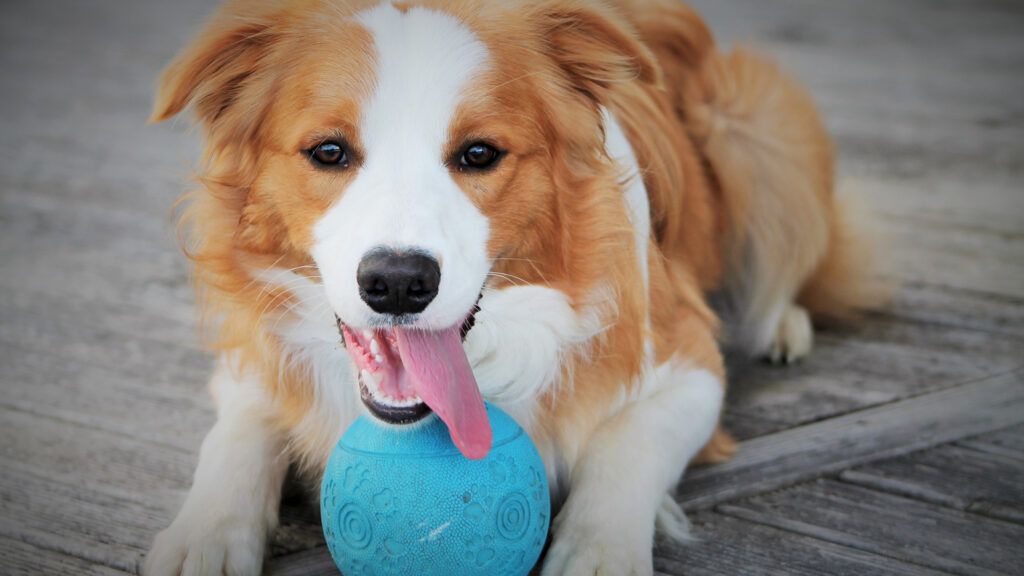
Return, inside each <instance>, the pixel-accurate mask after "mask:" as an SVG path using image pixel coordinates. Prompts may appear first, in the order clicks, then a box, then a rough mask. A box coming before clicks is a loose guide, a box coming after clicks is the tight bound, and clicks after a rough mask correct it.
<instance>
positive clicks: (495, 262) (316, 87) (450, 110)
mask: <svg viewBox="0 0 1024 576" xmlns="http://www.w3.org/2000/svg"><path fill="white" fill-rule="evenodd" d="M295 4H296V6H294V7H291V6H289V3H287V2H286V3H283V5H282V3H271V5H270V6H256V5H253V4H246V3H241V4H239V5H234V6H230V5H229V6H228V7H227V8H225V11H224V13H223V14H222V16H225V17H224V18H222V21H221V22H220V23H219V24H218V22H217V21H216V20H215V21H214V23H213V24H212V25H211V27H210V29H209V30H208V33H207V35H206V37H205V38H202V39H201V40H200V41H199V42H198V43H197V44H196V45H194V46H193V48H192V50H191V51H190V52H187V53H186V54H184V55H183V56H182V57H181V58H180V59H179V61H178V62H177V63H176V64H175V65H174V66H172V68H171V69H170V70H169V71H168V73H167V75H166V77H165V86H164V91H163V93H162V94H161V98H160V101H158V103H157V111H156V113H155V115H156V116H157V117H166V116H168V115H170V114H173V113H174V112H176V111H177V110H179V109H180V108H181V107H183V106H185V105H187V104H189V103H192V104H194V105H195V107H196V109H197V112H198V113H199V115H200V118H201V119H202V120H203V121H204V124H205V126H206V128H207V135H208V146H209V149H210V151H209V152H208V155H209V156H211V157H212V158H213V160H214V162H217V163H220V164H225V163H226V164H231V163H232V162H233V163H234V167H233V168H232V170H229V171H231V172H232V173H234V174H235V177H237V178H239V179H244V185H238V186H236V188H237V189H238V190H239V192H240V197H238V198H234V199H232V200H231V201H232V202H233V203H234V205H236V206H237V208H238V211H239V217H238V228H239V229H238V231H237V233H236V235H235V241H236V242H238V250H239V251H240V252H243V253H245V252H248V253H261V254H269V255H271V256H278V257H279V258H287V261H289V262H310V263H312V264H314V265H315V269H316V270H318V271H319V274H320V278H319V280H320V281H321V282H322V286H323V289H324V291H325V293H326V298H327V300H328V301H329V302H330V306H331V311H330V312H327V311H325V314H329V313H333V314H334V315H336V316H337V319H338V323H339V328H340V330H341V332H342V334H343V338H344V341H345V344H346V346H347V348H348V350H349V353H350V355H351V356H352V359H353V362H354V363H355V365H356V368H357V369H358V371H359V374H360V385H361V388H362V393H363V398H364V401H365V402H366V403H367V406H368V407H369V408H370V409H371V411H372V412H373V413H374V414H376V415H377V416H378V417H381V418H384V419H386V420H391V421H395V422H405V421H412V420H416V419H418V418H419V417H421V416H422V415H423V414H425V413H426V412H427V411H428V410H427V406H429V408H432V409H433V410H434V411H435V412H438V413H439V415H440V416H441V417H442V418H443V419H445V421H446V422H447V423H448V424H449V427H450V428H451V429H452V432H453V438H454V439H455V440H456V443H457V444H459V445H460V448H462V449H463V451H464V452H467V454H481V453H485V452H486V446H485V445H487V446H489V430H483V428H485V427H486V415H485V414H484V413H483V406H482V401H481V400H480V397H479V392H477V391H476V386H475V383H474V382H473V380H472V372H471V371H470V370H469V368H468V364H467V362H466V360H465V356H464V354H463V353H462V352H461V344H460V341H461V337H464V336H465V332H466V330H468V329H469V328H470V327H471V326H472V315H473V313H474V310H475V308H476V306H477V303H478V300H479V298H480V295H481V292H482V290H483V288H484V286H485V285H486V284H487V283H488V280H489V278H490V277H491V274H492V273H494V274H495V275H496V276H497V277H502V276H503V275H504V274H506V273H509V271H515V274H514V276H515V277H516V278H518V279H520V281H531V280H532V281H540V279H543V280H544V281H550V280H549V278H548V277H549V276H550V277H552V278H555V279H559V278H562V277H564V276H565V274H566V273H567V271H568V270H569V269H571V267H572V266H574V265H576V264H574V263H572V262H569V261H568V260H569V257H568V254H567V253H566V244H567V242H569V240H570V239H569V238H568V234H569V227H570V226H571V225H572V222H571V219H572V218H573V217H574V216H575V214H576V213H581V214H582V213H584V212H585V210H584V209H583V208H582V207H581V206H580V205H579V203H581V202H583V203H586V202H590V201H594V199H593V198H586V197H585V194H586V192H587V190H586V189H585V188H583V189H580V190H579V191H578V192H579V193H580V195H581V197H578V198H576V197H571V196H570V197H567V194H568V195H571V194H572V193H573V192H574V190H572V187H573V184H574V183H578V182H586V181H587V180H588V178H593V176H594V174H596V173H598V172H600V171H601V170H602V169H604V164H603V163H602V159H601V158H600V156H601V153H602V146H601V144H602V132H601V126H600V111H599V102H597V97H596V94H597V93H599V92H600V90H601V88H602V86H603V85H604V83H606V82H611V81H614V78H611V77H613V76H615V75H620V76H626V75H630V74H631V75H633V76H636V75H638V74H642V73H643V62H644V58H642V57H641V56H640V55H637V54H630V50H631V49H635V48H636V47H635V46H623V45H622V44H623V42H624V41H623V37H621V35H619V36H616V35H615V34H614V33H613V32H614V27H612V25H611V24H610V23H609V22H608V21H606V20H601V19H600V18H599V15H595V14H589V13H582V12H581V13H578V14H577V13H573V12H572V11H571V10H570V11H567V12H566V13H565V14H561V13H560V14H556V15H552V14H535V13H531V12H530V10H529V9H528V7H527V6H525V5H524V6H522V7H520V8H521V9H520V10H518V11H516V10H515V7H508V8H505V9H497V8H495V9H492V10H481V11H479V12H474V13H473V14H460V13H459V12H458V10H457V9H456V10H448V11H446V10H441V9H436V8H430V7H410V6H408V5H406V4H404V3H403V4H401V5H392V4H389V3H384V4H380V5H378V6H368V7H365V8H356V9H353V10H352V11H351V12H345V13H341V12H339V11H338V10H339V9H338V8H336V7H334V6H333V5H331V4H330V3H323V4H318V3H295ZM299 4H301V6H298V5H299ZM567 10H568V9H567ZM239 14H245V16H246V17H245V18H239V16H238V15H239ZM488 18H489V19H488ZM499 22H500V24H498V23H499ZM218 26H220V28H221V29H218ZM634 51H635V50H634ZM637 62H639V63H640V64H637ZM616 66H618V67H616ZM242 192H244V194H242ZM618 224H619V225H621V224H623V223H622V222H620V223H618ZM580 225H583V224H582V223H581V224H580ZM516 262H527V263H528V266H523V265H519V264H515V263H516Z"/></svg>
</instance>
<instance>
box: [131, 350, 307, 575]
mask: <svg viewBox="0 0 1024 576" xmlns="http://www.w3.org/2000/svg"><path fill="white" fill-rule="evenodd" d="M227 364H228V363H227V361H225V360H224V359H222V360H221V362H219V364H218V367H217V370H216V371H215V373H214V375H213V378H212V379H211V382H210V387H211V389H212V391H213V394H214V396H215V398H216V399H217V404H218V410H217V411H218V414H217V423H216V424H215V425H214V427H213V429H211V430H210V433H209V434H207V436H206V439H205V440H204V441H203V446H202V449H201V450H200V453H199V466H198V467H197V468H196V473H195V479H194V480H193V483H192V489H191V490H190V491H189V493H188V497H187V498H186V499H185V504H184V506H183V507H182V509H181V511H180V512H179V513H178V516H177V518H175V520H174V522H173V523H172V524H171V525H170V527H169V528H167V529H166V530H164V531H163V532H161V533H160V534H159V535H158V536H157V537H156V541H155V542H154V543H153V547H152V549H151V550H150V552H149V554H148V555H147V557H146V563H145V566H144V568H143V571H142V572H143V574H145V575H146V576H178V575H189V576H201V575H208V574H217V575H220V574H227V575H238V576H242V575H255V574H259V573H260V572H261V570H262V567H263V552H264V549H265V546H266V541H267V538H268V536H269V535H270V533H271V532H272V531H273V529H274V528H276V526H277V520H278V508H279V505H280V501H281V484H282V482H283V480H284V475H285V472H286V470H287V467H288V459H287V457H286V455H285V454H284V449H285V441H284V438H283V435H282V434H281V433H280V432H279V431H278V430H276V429H275V427H274V426H273V418H272V412H271V407H270V405H269V403H268V399H267V396H266V392H265V391H264V389H263V387H262V384H261V382H260V381H259V378H258V377H256V376H253V375H239V374H236V373H235V372H234V371H233V370H232V369H231V368H229V366H228V365H227Z"/></svg>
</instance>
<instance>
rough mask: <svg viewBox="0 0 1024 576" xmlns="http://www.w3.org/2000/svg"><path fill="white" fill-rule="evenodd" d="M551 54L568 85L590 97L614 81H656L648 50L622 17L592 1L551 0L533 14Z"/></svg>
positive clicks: (658, 74) (658, 78)
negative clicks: (550, 4) (552, 2)
mask: <svg viewBox="0 0 1024 576" xmlns="http://www.w3.org/2000/svg"><path fill="white" fill-rule="evenodd" d="M535 17H536V18H537V20H536V21H537V24H538V26H539V27H540V32H541V34H542V39H543V40H544V41H545V42H546V43H547V50H548V53H549V54H550V55H551V57H552V58H553V59H554V60H555V61H556V62H557V63H558V65H559V66H560V67H561V68H562V70H563V71H565V73H566V74H567V75H568V77H569V80H570V81H571V82H572V84H573V86H574V87H576V88H577V89H578V90H580V91H582V92H583V93H585V94H587V95H588V96H590V97H591V98H594V99H595V100H598V101H601V100H602V99H603V98H602V94H603V93H604V92H605V91H607V90H609V89H611V88H612V87H614V86H615V85H616V84H619V83H623V82H629V81H633V80H639V81H641V82H645V83H650V84H660V83H661V69H660V68H659V67H658V63H657V60H656V58H655V56H654V54H653V53H651V51H650V50H649V49H648V48H647V47H646V46H645V45H644V44H643V43H642V42H641V41H640V39H639V37H638V36H637V33H636V31H635V30H633V28H632V26H631V25H630V24H629V23H628V22H627V21H626V18H625V16H623V15H622V14H619V13H618V12H616V11H615V10H614V9H612V8H611V7H609V6H605V5H603V4H601V3H598V2H586V3H583V2H576V1H567V2H561V3H556V6H555V7H553V8H546V9H544V10H543V11H542V12H541V13H539V14H537V15H536V16H535Z"/></svg>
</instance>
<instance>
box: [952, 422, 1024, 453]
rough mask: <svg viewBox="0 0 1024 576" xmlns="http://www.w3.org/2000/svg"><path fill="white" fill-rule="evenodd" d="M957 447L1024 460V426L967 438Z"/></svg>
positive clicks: (958, 443)
mask: <svg viewBox="0 0 1024 576" xmlns="http://www.w3.org/2000/svg"><path fill="white" fill-rule="evenodd" d="M957 445H959V446H964V447H966V448H970V449H972V450H977V451H979V452H986V453H989V454H998V455H1000V456H1004V457H1007V458H1016V459H1019V460H1024V426H1012V427H1010V428H1006V429H1005V430H1000V431H998V432H993V433H991V434H982V435H981V436H977V437H975V438H967V439H966V440H961V441H960V442H957Z"/></svg>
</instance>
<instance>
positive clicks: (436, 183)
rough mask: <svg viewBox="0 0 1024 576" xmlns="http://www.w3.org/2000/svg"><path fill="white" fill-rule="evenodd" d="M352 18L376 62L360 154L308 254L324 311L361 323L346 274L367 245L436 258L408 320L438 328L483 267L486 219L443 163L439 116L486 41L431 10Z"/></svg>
mask: <svg viewBox="0 0 1024 576" xmlns="http://www.w3.org/2000/svg"><path fill="white" fill-rule="evenodd" d="M357 20H358V21H359V22H360V23H361V24H362V25H363V26H365V27H366V28H367V30H368V31H369V32H370V34H371V35H372V37H373V40H374V49H375V54H374V68H375V70H376V89H375V91H374V94H373V95H372V96H371V98H370V99H369V101H368V102H367V103H366V105H365V107H364V109H363V115H362V119H361V126H362V128H361V130H362V133H361V134H360V139H361V141H362V143H363V146H364V158H363V164H362V165H361V166H357V167H354V168H353V169H356V170H359V173H358V174H357V175H356V178H355V179H354V180H353V182H352V183H351V184H350V185H349V187H348V188H347V189H346V190H345V192H344V194H343V195H342V197H341V198H340V200H339V201H338V202H337V204H335V205H334V206H333V207H332V208H331V209H330V210H329V211H328V212H327V213H326V214H325V215H324V216H323V218H322V219H321V220H320V222H318V223H317V225H316V227H315V228H314V236H315V239H316V242H315V245H314V248H313V250H312V255H313V258H314V259H315V260H316V263H317V266H318V267H319V268H320V271H321V273H322V274H323V282H324V287H325V289H326V290H327V296H328V299H329V300H330V302H331V305H332V307H333V308H334V311H335V312H336V313H337V314H338V315H339V316H340V317H341V319H342V320H343V321H344V322H345V323H346V324H348V325H349V326H352V327H354V328H364V327H367V326H368V324H369V323H370V321H371V319H373V318H374V317H375V316H376V314H375V313H374V312H373V311H372V310H371V309H370V308H369V306H367V305H366V304H365V303H364V302H363V301H362V299H361V298H360V296H359V289H358V285H357V283H356V270H357V268H358V266H359V262H360V260H361V259H362V258H363V255H364V254H366V253H367V252H368V251H369V250H371V249H373V248H376V247H385V248H392V249H397V250H420V251H423V252H426V253H428V254H430V255H431V256H433V257H434V258H436V259H437V260H438V262H440V265H441V282H440V285H439V287H438V294H437V296H436V298H435V299H434V300H433V301H432V302H431V303H430V305H429V306H428V307H427V308H426V309H425V310H424V311H423V312H422V313H421V314H420V315H419V318H418V320H417V322H416V324H415V326H417V327H420V328H426V329H432V330H438V329H442V328H447V327H449V326H453V325H455V324H458V323H460V322H462V320H463V319H464V318H465V316H466V315H467V314H468V313H469V312H470V311H471V309H472V308H473V305H474V304H475V303H476V299H477V296H478V295H479V293H480V288H481V287H482V285H483V283H484V280H485V279H486V274H487V271H488V270H489V268H490V265H489V261H488V256H487V239H488V235H489V226H488V222H487V219H486V218H485V217H484V216H483V215H482V214H481V213H480V211H479V210H477V209H476V207H475V206H474V205H473V203H472V202H471V201H470V200H469V198H467V197H466V195H465V194H464V193H463V192H462V190H461V189H460V188H459V187H458V186H457V185H456V183H455V182H454V181H453V180H452V176H451V174H450V173H449V169H448V167H447V166H446V165H445V163H446V160H447V158H446V154H447V150H446V146H447V145H448V142H449V134H448V127H449V124H450V122H451V119H452V117H453V115H454V113H455V111H456V109H457V108H458V105H459V102H460V101H461V100H462V98H463V96H464V94H465V93H466V89H467V87H468V86H469V85H470V83H471V82H472V80H473V79H474V77H476V76H477V75H479V73H480V72H482V71H483V70H484V69H485V68H486V66H487V62H488V53H487V49H486V47H485V46H484V45H483V44H482V43H481V42H480V41H479V40H478V39H477V38H476V36H475V35H474V34H473V33H472V32H471V31H470V30H469V29H467V28H466V27H465V26H464V25H463V24H462V23H460V22H459V21H458V20H456V19H455V18H453V17H451V16H449V15H446V14H442V13H439V12H433V11H430V10H425V9H420V8H413V9H410V10H408V11H406V12H404V13H403V12H401V11H399V10H398V9H396V8H395V7H394V6H392V5H391V4H390V3H384V4H382V5H380V6H378V7H376V8H373V9H371V10H368V11H366V12H363V13H361V14H360V15H358V17H357ZM338 57H339V58H343V57H345V55H343V54H339V55H338Z"/></svg>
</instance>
